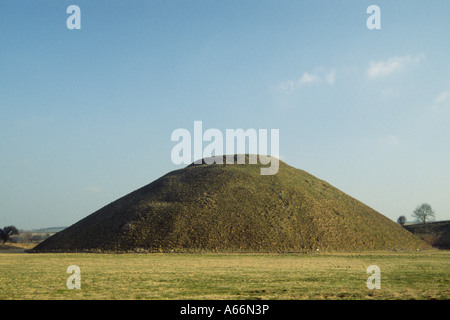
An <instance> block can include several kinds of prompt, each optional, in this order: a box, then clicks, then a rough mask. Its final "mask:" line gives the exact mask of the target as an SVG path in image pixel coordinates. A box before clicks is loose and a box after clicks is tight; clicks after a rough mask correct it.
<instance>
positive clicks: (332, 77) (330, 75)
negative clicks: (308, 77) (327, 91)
mask: <svg viewBox="0 0 450 320" xmlns="http://www.w3.org/2000/svg"><path fill="white" fill-rule="evenodd" d="M335 78H336V70H335V69H332V70H331V71H330V72H329V73H327V74H326V75H325V82H326V83H328V84H330V85H331V84H334V82H335Z"/></svg>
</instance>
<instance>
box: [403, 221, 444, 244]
mask: <svg viewBox="0 0 450 320" xmlns="http://www.w3.org/2000/svg"><path fill="white" fill-rule="evenodd" d="M405 229H406V230H408V231H410V232H412V233H413V234H415V235H417V236H418V237H419V238H421V239H422V240H424V241H425V242H427V243H428V244H430V245H431V246H433V247H435V248H438V249H450V220H447V221H436V222H428V223H417V224H409V225H405Z"/></svg>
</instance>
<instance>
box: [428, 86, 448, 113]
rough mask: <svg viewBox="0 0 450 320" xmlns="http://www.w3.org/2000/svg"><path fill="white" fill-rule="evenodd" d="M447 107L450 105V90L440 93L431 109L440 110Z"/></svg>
mask: <svg viewBox="0 0 450 320" xmlns="http://www.w3.org/2000/svg"><path fill="white" fill-rule="evenodd" d="M447 105H450V90H448V91H444V92H442V93H440V94H439V95H438V96H437V97H436V98H435V99H434V101H433V105H432V106H431V109H433V110H439V109H442V107H446V106H447Z"/></svg>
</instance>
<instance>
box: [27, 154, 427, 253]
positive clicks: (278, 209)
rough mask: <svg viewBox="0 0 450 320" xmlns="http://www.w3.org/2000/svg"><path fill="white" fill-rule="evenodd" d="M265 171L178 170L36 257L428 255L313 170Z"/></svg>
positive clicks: (62, 235)
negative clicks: (233, 253) (60, 254)
mask: <svg viewBox="0 0 450 320" xmlns="http://www.w3.org/2000/svg"><path fill="white" fill-rule="evenodd" d="M247 159H248V158H247ZM246 163H248V161H247V162H246ZM260 168H261V164H259V163H258V164H257V165H251V164H242V165H239V164H233V165H230V164H223V165H222V164H220V165H217V164H212V165H206V164H201V165H190V166H188V167H186V168H184V169H180V170H176V171H172V172H170V173H168V174H166V175H165V176H163V177H161V178H159V179H157V180H155V181H154V182H152V183H150V184H148V185H147V186H144V187H142V188H140V189H138V190H136V191H134V192H132V193H130V194H128V195H126V196H124V197H122V198H120V199H118V200H116V201H114V202H112V203H111V204H109V205H107V206H105V207H103V208H102V209H100V210H98V211H96V212H94V213H93V214H91V215H89V216H87V217H86V218H84V219H82V220H80V221H79V222H77V223H75V224H74V225H72V226H71V227H69V228H66V229H65V230H63V231H61V232H59V233H56V234H55V235H53V236H52V237H50V238H49V239H47V240H45V241H44V242H42V243H41V244H39V245H38V246H36V247H35V248H34V249H33V250H32V252H52V251H53V252H58V251H63V252H68V251H71V252H74V251H130V250H134V251H169V252H170V251H182V252H186V251H202V250H205V251H224V252H225V251H228V252H229V251H243V252H245V251H254V252H309V251H317V249H319V250H321V251H352V250H385V249H392V250H394V249H398V250H408V249H412V250H416V249H428V248H430V247H429V246H428V245H427V244H426V243H425V242H423V241H422V240H420V239H419V238H418V237H416V236H415V235H413V234H411V233H410V232H408V231H406V230H405V229H403V228H402V227H400V226H399V225H398V224H396V223H394V222H393V221H392V220H390V219H388V218H386V217H385V216H383V215H381V214H380V213H378V212H376V211H375V210H373V209H371V208H369V207H368V206H366V205H364V204H363V203H361V202H360V201H358V200H356V199H354V198H352V197H350V196H348V195H346V194H345V193H343V192H341V191H340V190H338V189H336V188H334V187H333V186H331V185H330V184H328V183H327V182H325V181H323V180H320V179H318V178H316V177H314V176H312V175H310V174H308V173H307V172H305V171H302V170H299V169H296V168H293V167H291V166H289V165H287V164H285V163H284V162H281V161H280V166H279V171H278V173H277V174H276V175H266V176H265V175H261V174H260Z"/></svg>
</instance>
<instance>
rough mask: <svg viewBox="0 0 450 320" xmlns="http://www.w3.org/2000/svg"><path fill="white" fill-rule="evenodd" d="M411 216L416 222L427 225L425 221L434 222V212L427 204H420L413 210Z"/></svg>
mask: <svg viewBox="0 0 450 320" xmlns="http://www.w3.org/2000/svg"><path fill="white" fill-rule="evenodd" d="M412 216H413V217H414V218H416V221H417V222H420V223H427V221H434V218H435V216H434V211H433V209H432V208H431V206H430V205H429V204H428V203H422V204H421V205H420V206H418V207H417V208H416V210H414V212H413V214H412Z"/></svg>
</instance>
